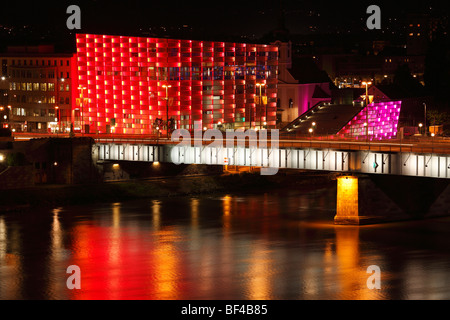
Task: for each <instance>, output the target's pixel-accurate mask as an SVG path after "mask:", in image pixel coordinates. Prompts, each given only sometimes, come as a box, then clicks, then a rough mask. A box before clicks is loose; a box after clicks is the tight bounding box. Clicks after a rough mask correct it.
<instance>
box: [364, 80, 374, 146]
mask: <svg viewBox="0 0 450 320" xmlns="http://www.w3.org/2000/svg"><path fill="white" fill-rule="evenodd" d="M371 84H372V82H370V81H369V82H366V81H364V82H363V83H362V85H363V86H366V96H365V100H366V122H367V126H366V140H367V141H368V140H369V110H368V108H367V105H368V102H369V96H368V86H369V85H371Z"/></svg>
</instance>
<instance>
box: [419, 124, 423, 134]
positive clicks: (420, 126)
mask: <svg viewBox="0 0 450 320" xmlns="http://www.w3.org/2000/svg"><path fill="white" fill-rule="evenodd" d="M422 127H423V124H422V123H419V128H420V129H419V131H420V134H422Z"/></svg>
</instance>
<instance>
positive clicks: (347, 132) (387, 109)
mask: <svg viewBox="0 0 450 320" xmlns="http://www.w3.org/2000/svg"><path fill="white" fill-rule="evenodd" d="M400 109H401V101H390V102H376V103H371V104H369V105H368V106H367V110H366V108H363V109H362V110H361V111H360V112H359V113H358V114H357V115H356V116H355V117H354V118H353V119H352V120H350V122H349V123H348V124H347V125H346V126H345V127H344V128H342V129H341V130H340V131H339V132H338V136H347V137H353V138H356V139H366V138H367V136H366V132H367V131H366V125H367V124H368V126H369V130H368V138H369V140H386V139H392V138H395V137H396V136H397V127H398V119H399V116H400ZM367 118H368V121H367Z"/></svg>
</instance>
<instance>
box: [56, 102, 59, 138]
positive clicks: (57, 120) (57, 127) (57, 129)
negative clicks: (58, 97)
mask: <svg viewBox="0 0 450 320" xmlns="http://www.w3.org/2000/svg"><path fill="white" fill-rule="evenodd" d="M58 109H59V107H58V106H55V112H56V134H58V132H59V115H58V111H59V110H58Z"/></svg>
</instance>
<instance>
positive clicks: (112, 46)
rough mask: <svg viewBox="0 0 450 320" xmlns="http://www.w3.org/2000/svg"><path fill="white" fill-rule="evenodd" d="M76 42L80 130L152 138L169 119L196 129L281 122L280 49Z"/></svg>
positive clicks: (97, 38)
mask: <svg viewBox="0 0 450 320" xmlns="http://www.w3.org/2000/svg"><path fill="white" fill-rule="evenodd" d="M76 41H77V65H78V70H77V72H78V85H79V88H83V89H79V91H78V95H79V96H80V98H81V95H83V97H82V99H79V102H80V103H79V104H78V105H76V106H73V109H74V110H75V111H77V112H74V114H75V115H78V116H77V117H76V118H75V119H74V120H75V127H80V128H83V129H84V130H85V131H87V130H89V131H90V132H91V133H92V132H98V133H118V134H152V133H155V130H156V128H157V127H158V120H162V121H163V122H165V121H166V120H167V119H173V120H174V122H175V123H174V128H182V129H189V130H191V129H193V125H194V121H201V126H202V128H208V129H213V128H217V127H218V126H221V128H224V129H237V128H249V126H250V121H251V126H252V128H257V127H262V126H263V124H265V125H267V126H268V127H269V128H270V127H274V126H275V124H276V101H277V73H278V48H277V47H276V46H271V45H262V44H245V43H228V42H209V41H194V40H174V39H159V38H143V37H125V36H108V35H92V34H77V40H76ZM258 83H260V84H264V86H260V87H258V86H257V84H258ZM258 88H262V90H261V92H260V90H259V89H258ZM260 95H261V96H264V99H261V101H262V102H263V103H259V96H260ZM82 102H84V103H82ZM167 110H168V112H167Z"/></svg>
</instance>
